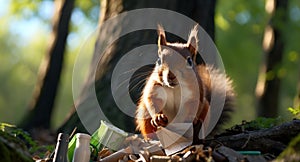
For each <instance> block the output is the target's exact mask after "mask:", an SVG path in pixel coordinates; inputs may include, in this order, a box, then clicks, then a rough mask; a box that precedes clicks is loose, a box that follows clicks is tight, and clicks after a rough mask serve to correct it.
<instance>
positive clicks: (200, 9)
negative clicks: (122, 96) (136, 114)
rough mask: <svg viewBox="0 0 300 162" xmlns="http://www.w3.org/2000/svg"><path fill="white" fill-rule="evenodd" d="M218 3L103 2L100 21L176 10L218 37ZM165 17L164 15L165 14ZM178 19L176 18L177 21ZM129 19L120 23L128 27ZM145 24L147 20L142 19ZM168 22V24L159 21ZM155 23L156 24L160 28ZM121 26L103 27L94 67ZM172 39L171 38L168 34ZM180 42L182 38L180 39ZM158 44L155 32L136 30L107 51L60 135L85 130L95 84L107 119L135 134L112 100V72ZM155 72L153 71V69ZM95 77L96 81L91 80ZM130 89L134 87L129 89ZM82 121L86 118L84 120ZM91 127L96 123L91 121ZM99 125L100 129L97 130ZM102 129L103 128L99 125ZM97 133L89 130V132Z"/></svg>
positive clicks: (137, 90) (206, 0)
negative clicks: (140, 12) (123, 59)
mask: <svg viewBox="0 0 300 162" xmlns="http://www.w3.org/2000/svg"><path fill="white" fill-rule="evenodd" d="M215 4H216V1H215V0H201V1H199V0H191V1H181V0H172V1H171V0H169V1H168V0H152V1H150V0H130V1H123V0H102V4H101V14H100V15H101V18H100V22H99V24H100V26H101V25H103V23H105V21H106V20H108V19H109V18H111V17H113V16H116V15H118V14H120V13H122V12H125V11H130V10H134V9H139V8H162V9H168V10H172V11H175V12H178V13H181V14H184V15H186V16H188V17H190V18H191V19H193V20H194V21H196V22H198V23H199V24H200V25H201V26H202V28H204V29H205V30H206V31H207V32H208V33H209V35H210V36H211V38H212V39H213V38H214V13H215ZM162 16H163V15H162ZM174 19H176V18H174ZM126 21H127V20H124V22H122V23H120V24H126V23H128V22H126ZM142 21H147V20H146V19H145V20H142ZM157 23H164V22H157ZM157 23H156V24H153V25H155V26H156V25H157ZM120 24H119V25H118V24H114V25H111V26H105V27H103V26H102V27H101V30H100V32H99V35H98V39H97V43H96V47H95V52H94V59H93V61H94V62H92V65H97V64H98V59H97V58H98V57H99V56H98V55H99V54H98V53H97V51H99V48H101V45H102V44H105V43H104V42H107V41H110V40H111V39H112V38H113V35H114V34H115V33H117V32H120V31H121V30H122V29H123V28H124V26H123V25H121V26H120ZM178 27H180V28H182V30H190V29H186V28H184V27H185V24H180V23H178ZM168 37H169V35H168ZM168 39H169V40H173V41H175V36H174V37H172V36H171V38H168ZM177 41H178V38H177ZM156 42H157V34H156V31H155V30H142V31H134V32H131V33H129V34H126V35H125V36H122V37H121V38H119V39H118V40H116V41H115V42H114V43H113V44H112V45H110V46H109V47H108V48H107V49H106V50H105V52H104V53H103V57H102V58H104V59H102V60H101V61H100V62H99V64H98V66H96V67H97V73H96V76H90V79H89V81H88V82H87V83H86V85H85V88H84V90H83V92H82V95H81V96H80V97H79V99H78V100H77V101H76V102H75V103H76V105H77V106H76V107H77V112H75V110H73V113H72V115H71V116H69V118H68V119H67V120H66V122H65V123H64V124H63V125H62V126H61V127H60V129H59V131H60V132H70V131H71V130H72V129H74V127H78V128H79V129H78V131H85V130H84V129H82V128H83V125H82V123H81V121H80V119H79V117H78V111H83V112H84V113H86V114H88V113H89V109H90V108H91V107H92V106H89V103H90V97H91V96H89V95H87V94H86V90H87V89H89V88H90V87H91V85H92V84H95V89H96V93H97V99H98V103H99V104H100V106H101V109H102V111H103V113H104V114H105V116H106V117H107V118H109V119H115V120H112V121H111V122H112V123H113V124H114V125H116V126H118V127H119V128H121V129H124V130H126V131H129V132H134V130H135V124H134V118H132V117H129V116H127V115H126V114H124V113H123V112H122V111H120V110H119V109H118V108H117V105H116V103H115V101H114V98H113V97H112V92H111V78H112V72H113V69H114V67H115V66H116V64H117V63H118V61H119V60H120V58H121V57H122V56H123V55H124V54H126V53H127V52H128V51H130V50H132V49H135V48H137V47H140V46H142V45H146V44H156ZM150 69H151V68H150ZM93 77H95V80H93V79H91V78H93ZM145 77H146V76H144V78H139V81H137V83H139V84H138V85H143V83H140V80H142V79H145ZM129 88H130V89H131V88H132V87H129ZM141 89H142V88H141V87H138V88H134V90H133V91H134V93H132V94H131V97H132V99H133V100H134V101H135V102H137V100H138V98H139V96H140V93H141ZM89 118H90V119H93V120H94V122H95V123H97V124H98V123H99V122H98V121H99V120H100V119H99V118H97V117H96V116H95V114H94V113H92V112H91V114H90V117H89ZM81 120H82V119H81ZM90 124H91V125H93V124H94V123H92V122H90ZM97 124H96V127H97ZM98 126H99V125H98ZM91 131H94V130H89V132H91Z"/></svg>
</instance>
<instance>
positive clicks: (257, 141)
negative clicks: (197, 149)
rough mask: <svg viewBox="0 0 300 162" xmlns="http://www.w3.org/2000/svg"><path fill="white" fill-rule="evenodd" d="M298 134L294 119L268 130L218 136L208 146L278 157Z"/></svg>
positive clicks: (298, 127)
mask: <svg viewBox="0 0 300 162" xmlns="http://www.w3.org/2000/svg"><path fill="white" fill-rule="evenodd" d="M299 133H300V120H296V119H295V120H292V121H290V122H287V123H284V124H282V125H279V126H274V127H272V128H268V129H262V130H257V131H247V132H243V133H240V134H235V135H226V136H219V137H216V138H215V139H213V140H212V141H210V145H211V146H217V145H220V144H221V145H224V146H227V147H230V148H232V149H235V150H259V151H261V152H262V153H272V154H275V155H278V154H280V153H281V152H282V151H283V150H284V149H285V148H286V145H287V144H288V143H289V142H290V141H291V140H292V139H293V138H294V137H296V136H297V135H298V134H299Z"/></svg>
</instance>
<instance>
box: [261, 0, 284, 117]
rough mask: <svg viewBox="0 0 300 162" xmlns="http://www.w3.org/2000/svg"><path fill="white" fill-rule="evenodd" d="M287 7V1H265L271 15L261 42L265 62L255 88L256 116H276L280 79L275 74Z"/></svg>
mask: <svg viewBox="0 0 300 162" xmlns="http://www.w3.org/2000/svg"><path fill="white" fill-rule="evenodd" d="M287 6H288V0H267V1H266V11H267V12H268V13H270V14H271V19H270V22H269V24H268V25H267V27H266V29H265V34H264V40H263V50H264V54H265V62H264V64H263V65H262V67H261V71H260V74H259V79H258V83H257V86H256V97H257V100H258V111H257V115H258V116H263V117H277V116H278V109H279V101H280V98H279V92H280V83H281V79H280V78H279V77H278V75H277V73H278V71H279V70H280V66H281V62H282V57H283V52H284V38H283V34H284V32H283V28H284V25H285V22H286V19H287V14H288V11H287Z"/></svg>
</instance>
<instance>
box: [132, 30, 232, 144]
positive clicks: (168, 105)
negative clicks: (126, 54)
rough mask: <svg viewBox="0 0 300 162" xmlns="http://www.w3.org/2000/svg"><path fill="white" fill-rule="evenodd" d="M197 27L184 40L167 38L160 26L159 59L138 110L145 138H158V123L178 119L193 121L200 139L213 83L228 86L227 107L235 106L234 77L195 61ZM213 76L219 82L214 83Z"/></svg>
mask: <svg viewBox="0 0 300 162" xmlns="http://www.w3.org/2000/svg"><path fill="white" fill-rule="evenodd" d="M197 28H198V26H195V28H194V29H193V30H192V31H191V34H190V36H189V40H188V42H187V43H186V44H183V43H169V42H167V40H166V37H165V32H164V31H163V28H162V27H160V26H159V31H158V35H159V38H158V57H159V60H158V61H157V63H156V66H155V68H154V70H153V72H152V73H151V75H150V76H149V78H148V80H147V81H146V85H145V87H144V89H143V93H142V97H141V98H140V100H139V103H138V107H137V111H136V124H137V129H138V130H139V131H140V132H141V133H142V135H143V136H144V137H145V138H155V131H156V130H157V128H158V127H160V126H166V125H167V124H168V123H169V122H172V121H173V120H174V121H175V120H176V122H192V123H193V125H194V141H197V138H196V137H197V136H196V135H198V133H199V130H200V127H201V123H202V122H203V121H204V119H205V118H206V116H207V113H208V111H209V108H210V97H211V96H210V95H211V90H212V87H218V86H219V87H218V89H220V90H222V88H223V89H224V87H225V86H226V95H227V96H226V99H225V105H224V111H225V112H226V111H228V110H229V111H230V110H232V107H233V106H232V100H233V98H234V93H233V90H232V88H231V81H230V80H228V79H227V78H226V76H225V75H224V74H220V73H219V72H218V71H217V70H214V69H213V68H210V67H208V66H206V65H196V61H195V59H196V56H195V55H196V54H197V49H198V46H197V41H198V38H197V32H198V29H197ZM224 78H225V79H224ZM212 80H214V81H216V82H214V83H217V84H216V85H212ZM224 80H225V81H227V82H226V85H225V86H223V84H221V82H224ZM218 82H220V85H221V86H220V85H218ZM195 96H198V97H195ZM181 106H182V107H181ZM181 108H183V109H184V111H185V112H184V113H183V114H184V115H182V116H180V115H177V114H178V113H180V111H181ZM224 114H225V115H223V114H222V115H221V118H222V117H223V118H224V120H226V117H227V114H226V113H224ZM221 120H223V119H221ZM224 120H223V121H224ZM223 121H222V122H223Z"/></svg>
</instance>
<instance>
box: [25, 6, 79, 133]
mask: <svg viewBox="0 0 300 162" xmlns="http://www.w3.org/2000/svg"><path fill="white" fill-rule="evenodd" d="M74 2H75V1H74V0H56V1H55V14H54V17H53V26H52V35H51V38H50V40H49V47H48V51H47V53H46V56H45V58H44V60H43V61H42V63H41V65H40V69H39V74H38V81H37V84H36V87H35V90H34V94H33V98H32V100H31V103H30V105H29V108H30V110H29V111H28V113H27V114H26V116H25V117H24V119H23V120H22V121H21V123H20V124H19V126H21V127H22V128H24V129H26V130H31V129H33V128H47V129H48V128H50V120H51V116H52V110H53V106H54V101H55V97H56V94H57V89H58V85H59V80H60V74H61V70H62V67H63V61H64V52H65V47H66V39H67V35H68V33H69V22H70V17H71V13H72V10H73V6H74Z"/></svg>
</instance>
